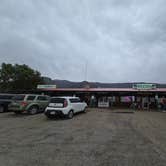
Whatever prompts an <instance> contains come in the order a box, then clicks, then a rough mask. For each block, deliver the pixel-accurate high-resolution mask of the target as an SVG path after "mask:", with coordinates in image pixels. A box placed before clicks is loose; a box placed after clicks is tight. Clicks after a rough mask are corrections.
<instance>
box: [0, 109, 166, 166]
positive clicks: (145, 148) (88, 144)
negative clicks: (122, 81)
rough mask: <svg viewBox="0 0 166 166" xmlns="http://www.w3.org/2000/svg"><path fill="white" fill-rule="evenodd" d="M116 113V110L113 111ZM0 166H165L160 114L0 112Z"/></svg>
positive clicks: (165, 125) (165, 123) (165, 122)
mask: <svg viewBox="0 0 166 166" xmlns="http://www.w3.org/2000/svg"><path fill="white" fill-rule="evenodd" d="M119 111H121V110H119ZM0 126H1V127H0V166H32V165H35V166H53V165H55V166H70V165H71V166H99V165H102V166H110V165H111V166H165V165H166V164H165V163H166V113H161V112H145V111H139V112H135V113H115V112H112V111H110V110H104V109H100V110H99V109H88V112H87V113H86V114H85V113H81V114H78V115H76V116H75V117H74V118H73V119H71V120H66V119H57V120H49V119H47V118H46V117H45V116H44V115H43V114H37V115H33V116H30V115H29V116H28V115H15V114H13V113H2V114H0Z"/></svg>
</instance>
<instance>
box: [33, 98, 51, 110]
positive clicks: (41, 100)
mask: <svg viewBox="0 0 166 166" xmlns="http://www.w3.org/2000/svg"><path fill="white" fill-rule="evenodd" d="M36 102H37V103H38V105H39V107H40V109H41V110H44V109H45V108H46V107H47V105H48V102H49V99H48V97H47V96H38V97H37V99H36Z"/></svg>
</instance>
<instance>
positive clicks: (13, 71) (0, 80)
mask: <svg viewBox="0 0 166 166" xmlns="http://www.w3.org/2000/svg"><path fill="white" fill-rule="evenodd" d="M40 83H42V78H41V74H40V73H39V72H38V71H36V70H33V69H32V68H30V67H29V66H27V65H25V64H23V65H18V64H15V65H12V64H5V63H2V65H1V69H0V88H1V91H9V90H34V89H36V87H37V84H40Z"/></svg>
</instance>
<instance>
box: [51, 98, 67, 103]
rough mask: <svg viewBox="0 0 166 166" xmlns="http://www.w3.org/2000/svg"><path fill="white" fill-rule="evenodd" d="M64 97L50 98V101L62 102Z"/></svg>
mask: <svg viewBox="0 0 166 166" xmlns="http://www.w3.org/2000/svg"><path fill="white" fill-rule="evenodd" d="M64 100H65V99H64V98H51V100H50V103H64Z"/></svg>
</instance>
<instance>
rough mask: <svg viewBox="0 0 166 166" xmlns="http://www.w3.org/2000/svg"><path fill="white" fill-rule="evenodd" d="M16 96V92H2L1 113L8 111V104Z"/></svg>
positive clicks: (0, 96) (0, 98)
mask: <svg viewBox="0 0 166 166" xmlns="http://www.w3.org/2000/svg"><path fill="white" fill-rule="evenodd" d="M14 96H15V95H14V94H2V93H1V94H0V113H2V112H7V111H8V105H9V104H10V103H11V102H12V98H13V97H14Z"/></svg>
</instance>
